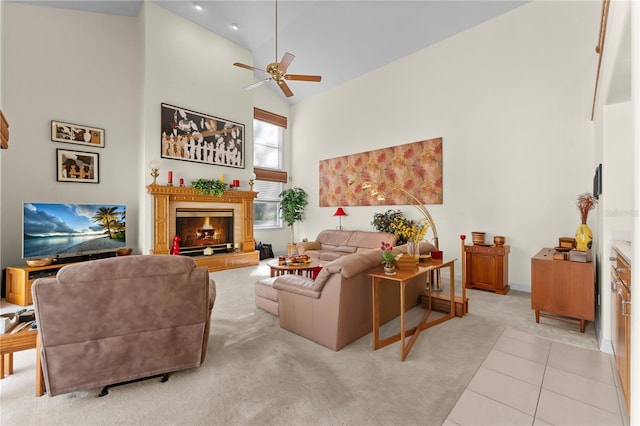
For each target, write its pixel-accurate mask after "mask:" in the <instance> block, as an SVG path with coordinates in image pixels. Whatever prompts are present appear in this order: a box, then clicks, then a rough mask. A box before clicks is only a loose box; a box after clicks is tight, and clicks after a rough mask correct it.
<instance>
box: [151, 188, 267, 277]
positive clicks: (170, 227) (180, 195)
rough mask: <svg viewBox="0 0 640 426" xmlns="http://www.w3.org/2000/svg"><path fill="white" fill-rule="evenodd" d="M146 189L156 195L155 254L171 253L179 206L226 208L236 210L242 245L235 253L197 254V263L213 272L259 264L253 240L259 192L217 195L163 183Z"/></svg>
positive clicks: (237, 237)
mask: <svg viewBox="0 0 640 426" xmlns="http://www.w3.org/2000/svg"><path fill="white" fill-rule="evenodd" d="M147 192H148V193H149V194H151V196H152V197H153V250H152V251H151V253H152V254H169V253H170V249H171V244H172V242H173V234H172V232H175V210H176V208H177V206H184V205H198V206H206V207H211V208H217V207H224V208H232V209H233V211H234V243H236V244H237V245H238V247H239V248H238V249H237V250H236V251H235V252H234V253H224V254H215V255H213V256H198V257H196V258H195V260H196V262H197V263H198V264H199V265H203V266H207V267H209V270H210V271H215V270H221V269H229V268H237V267H242V266H248V265H257V264H258V262H259V260H260V255H259V253H258V252H257V251H256V250H255V242H254V239H253V200H254V199H255V198H256V196H257V195H258V193H257V192H253V191H239V190H230V191H225V192H224V194H223V195H222V196H221V197H218V196H217V195H209V194H200V192H199V191H198V190H197V189H194V188H189V187H182V186H163V185H148V186H147Z"/></svg>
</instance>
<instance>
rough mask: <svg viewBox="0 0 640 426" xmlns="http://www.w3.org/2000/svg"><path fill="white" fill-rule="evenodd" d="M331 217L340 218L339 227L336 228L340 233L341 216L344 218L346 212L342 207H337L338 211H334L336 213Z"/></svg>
mask: <svg viewBox="0 0 640 426" xmlns="http://www.w3.org/2000/svg"><path fill="white" fill-rule="evenodd" d="M333 215H334V216H338V217H339V218H340V226H338V229H339V230H340V231H342V216H346V215H347V212H345V211H344V209H343V208H342V207H338V210H336V212H335V213H334V214H333Z"/></svg>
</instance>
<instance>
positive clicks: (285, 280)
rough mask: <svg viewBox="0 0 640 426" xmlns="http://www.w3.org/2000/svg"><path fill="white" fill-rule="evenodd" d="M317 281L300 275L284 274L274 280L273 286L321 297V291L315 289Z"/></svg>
mask: <svg viewBox="0 0 640 426" xmlns="http://www.w3.org/2000/svg"><path fill="white" fill-rule="evenodd" d="M314 284H315V282H314V281H313V280H312V279H311V278H307V277H302V276H300V275H293V274H287V275H282V276H280V277H278V278H276V280H275V281H274V282H273V288H275V289H277V290H282V291H286V292H289V293H294V294H299V295H301V296H306V297H311V298H313V299H318V298H320V294H321V293H320V292H319V291H315V290H313V286H314Z"/></svg>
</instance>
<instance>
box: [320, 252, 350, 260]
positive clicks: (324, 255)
mask: <svg viewBox="0 0 640 426" xmlns="http://www.w3.org/2000/svg"><path fill="white" fill-rule="evenodd" d="M348 254H350V253H345V252H339V251H333V250H320V251H318V259H320V260H325V261H327V262H331V261H333V260H336V259H340V258H341V257H344V256H347V255H348Z"/></svg>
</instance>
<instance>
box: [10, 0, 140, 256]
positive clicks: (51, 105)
mask: <svg viewBox="0 0 640 426" xmlns="http://www.w3.org/2000/svg"><path fill="white" fill-rule="evenodd" d="M2 7H3V10H2V12H3V13H2V14H3V16H2V19H3V21H2V32H3V38H4V39H5V41H6V42H4V43H3V45H2V88H3V90H2V105H3V110H4V111H5V114H6V115H7V117H10V120H11V122H10V125H11V140H10V146H11V148H10V149H8V150H6V151H3V152H2V153H1V155H0V163H1V164H2V169H1V171H0V173H1V174H2V178H1V185H2V187H1V190H2V207H1V212H0V217H2V221H1V224H0V227H1V232H2V242H1V244H2V259H0V263H1V265H2V267H5V266H8V265H16V264H17V265H20V264H22V261H21V257H22V247H21V241H22V236H21V232H22V203H23V202H25V201H28V202H69V203H78V202H79V203H113V204H126V206H127V219H128V221H129V222H130V223H136V222H137V220H138V214H139V208H138V197H137V193H136V192H134V191H132V190H131V188H135V187H139V186H140V185H141V183H140V181H139V177H138V176H139V175H138V170H139V167H140V166H139V165H140V159H139V156H138V146H139V140H140V131H139V124H138V120H139V104H140V95H141V88H140V80H139V75H140V72H139V69H138V67H137V65H136V64H137V62H136V61H137V55H138V51H137V43H136V40H137V38H138V31H137V23H136V20H135V19H134V18H127V17H121V16H109V15H99V14H94V13H85V12H70V11H66V10H62V9H54V8H49V7H38V6H30V5H24V4H16V3H12V2H3V4H2ZM9 40H11V42H9ZM51 120H61V121H67V122H71V123H78V124H85V125H90V126H95V127H100V128H103V129H105V131H106V134H105V148H102V149H100V148H91V147H85V146H82V145H73V144H66V143H58V142H52V141H51V132H50V122H51ZM56 148H63V149H71V150H79V151H91V152H96V153H98V154H99V161H100V183H99V184H97V185H96V184H86V183H69V182H56ZM127 245H129V246H130V247H132V248H134V249H135V250H136V251H139V250H140V248H139V238H138V235H137V232H135V231H134V232H129V233H127Z"/></svg>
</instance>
